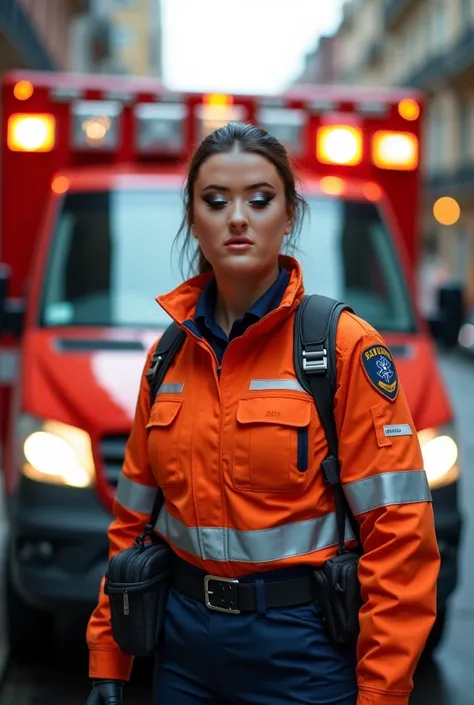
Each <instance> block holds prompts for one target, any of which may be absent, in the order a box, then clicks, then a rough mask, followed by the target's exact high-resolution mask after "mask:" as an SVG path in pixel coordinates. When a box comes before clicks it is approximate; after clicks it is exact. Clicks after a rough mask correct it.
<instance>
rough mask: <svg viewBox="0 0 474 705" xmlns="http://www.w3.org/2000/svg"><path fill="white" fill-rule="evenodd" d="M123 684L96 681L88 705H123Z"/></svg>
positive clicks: (110, 681)
mask: <svg viewBox="0 0 474 705" xmlns="http://www.w3.org/2000/svg"><path fill="white" fill-rule="evenodd" d="M122 691H123V682H122V681H114V680H96V681H94V683H93V685H92V690H91V692H90V693H89V697H88V698H87V702H86V705H123V692H122Z"/></svg>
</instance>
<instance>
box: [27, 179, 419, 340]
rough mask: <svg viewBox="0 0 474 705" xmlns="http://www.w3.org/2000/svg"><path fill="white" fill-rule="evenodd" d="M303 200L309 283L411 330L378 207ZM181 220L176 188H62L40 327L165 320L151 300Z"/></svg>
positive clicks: (387, 324) (174, 274)
mask: <svg viewBox="0 0 474 705" xmlns="http://www.w3.org/2000/svg"><path fill="white" fill-rule="evenodd" d="M309 204H310V216H309V217H308V218H307V219H306V222H305V225H304V228H303V232H302V235H301V239H300V242H299V243H298V250H297V252H296V256H297V257H298V259H299V261H300V262H301V264H302V267H303V272H304V278H305V287H306V290H307V291H308V292H309V293H311V292H319V293H322V294H326V295H327V296H333V297H335V298H341V299H343V300H345V301H347V302H348V303H349V304H350V305H351V306H353V308H354V309H355V311H356V312H357V314H358V315H360V316H361V317H362V318H365V319H366V320H368V321H369V322H370V323H372V325H374V326H375V327H376V328H379V329H381V330H384V331H409V330H412V329H413V328H414V318H413V312H412V309H411V304H410V300H409V297H408V294H407V287H406V282H405V280H404V278H403V275H402V271H401V267H400V264H399V261H398V258H397V256H396V253H395V249H394V244H393V241H392V239H391V237H390V235H389V233H388V231H387V228H386V226H385V225H384V222H383V220H382V218H381V216H380V213H379V211H378V209H377V208H376V206H375V205H374V204H373V203H370V202H353V201H345V200H338V199H333V198H328V197H313V198H310V199H309ZM181 217H182V203H181V198H180V194H179V192H178V191H171V190H169V191H167V190H155V191H151V190H150V191H113V192H102V193H70V194H68V195H67V196H66V198H65V201H64V206H63V208H62V211H61V213H60V216H59V219H58V223H57V227H56V232H55V235H54V241H53V245H52V248H51V253H50V260H49V263H48V268H47V272H46V276H45V287H46V288H45V292H44V296H43V304H42V313H41V322H42V324H43V325H45V326H61V325H76V326H94V325H95V326H145V327H156V326H159V325H164V324H166V323H167V322H168V317H167V315H166V314H165V313H164V311H163V310H162V309H161V308H160V307H159V306H158V304H157V303H156V302H155V300H154V299H155V297H156V296H157V295H158V294H162V293H164V292H167V291H170V290H171V289H172V288H174V287H175V286H177V285H178V284H179V283H180V282H181V281H182V277H181V275H180V272H179V251H178V250H177V248H174V249H172V243H173V239H174V237H175V234H176V232H177V230H178V227H179V224H180V221H181Z"/></svg>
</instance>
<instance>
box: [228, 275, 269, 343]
mask: <svg viewBox="0 0 474 705" xmlns="http://www.w3.org/2000/svg"><path fill="white" fill-rule="evenodd" d="M277 277H278V266H277V268H276V269H273V270H272V271H271V272H269V273H268V274H265V275H262V276H261V277H259V278H258V279H256V280H252V279H248V278H242V279H231V278H229V277H226V278H225V277H218V276H217V274H216V283H217V302H216V310H215V313H214V316H215V320H216V323H218V324H219V325H220V327H221V328H222V330H223V331H224V332H225V333H226V335H229V333H230V331H231V330H232V326H233V325H234V323H235V321H236V320H238V319H239V318H242V317H243V316H244V314H245V312H246V311H248V309H249V308H250V307H251V306H252V305H253V304H254V303H255V302H256V301H258V299H259V298H260V297H261V296H263V294H264V293H265V292H266V291H267V290H268V289H269V288H270V287H271V285H272V284H273V283H274V282H275V280H276V279H277Z"/></svg>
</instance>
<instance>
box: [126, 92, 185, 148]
mask: <svg viewBox="0 0 474 705" xmlns="http://www.w3.org/2000/svg"><path fill="white" fill-rule="evenodd" d="M187 114H188V110H187V107H186V106H185V105H183V104H182V103H175V104H172V103H141V104H138V105H137V106H136V107H135V128H136V135H137V148H138V151H139V152H141V153H142V154H156V153H159V154H176V155H179V154H182V153H183V151H184V150H185V147H186V144H185V131H184V129H183V121H184V119H185V118H186V117H187Z"/></svg>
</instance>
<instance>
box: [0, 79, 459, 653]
mask: <svg viewBox="0 0 474 705" xmlns="http://www.w3.org/2000/svg"><path fill="white" fill-rule="evenodd" d="M1 104H2V115H1V123H0V134H1V155H0V166H1V186H0V188H1V190H0V195H1V218H0V262H1V263H2V272H1V275H0V445H1V447H2V458H1V466H2V470H3V478H4V488H5V493H6V497H7V502H6V504H7V508H8V522H9V539H8V551H7V568H6V570H5V571H2V573H4V574H5V575H6V576H7V581H8V586H7V587H8V599H9V605H8V612H9V614H10V639H11V645H12V648H13V649H16V650H21V649H23V648H25V647H26V645H30V646H31V645H33V644H34V643H35V635H38V634H39V633H40V632H42V633H43V634H45V633H46V632H45V631H44V628H45V626H46V624H47V622H48V621H49V620H50V619H52V618H53V615H54V619H56V620H57V619H58V618H60V617H61V615H68V616H71V615H75V614H77V615H79V614H84V615H88V613H89V611H90V609H91V607H92V606H93V605H94V603H95V601H96V597H97V591H98V586H99V581H100V578H101V576H102V575H103V573H104V570H105V567H106V561H107V536H106V531H107V528H108V525H109V523H110V520H111V506H112V500H113V497H114V492H115V487H116V483H117V480H118V476H119V472H120V469H121V463H122V459H123V453H124V447H125V443H126V440H127V436H128V433H129V430H130V426H131V421H132V415H133V412H134V407H135V401H136V393H137V389H138V383H139V377H140V373H141V370H142V366H143V364H144V359H145V353H146V350H147V349H148V347H149V346H150V345H151V344H152V342H153V340H155V339H156V337H157V336H158V335H159V334H160V332H162V331H163V330H164V328H165V326H166V325H167V324H168V320H167V319H166V315H165V314H164V312H163V311H162V310H161V309H160V308H159V307H158V306H157V304H156V303H155V301H154V299H155V296H156V295H158V294H159V293H162V292H165V291H168V290H170V289H171V288H173V287H174V286H175V285H176V284H177V283H178V282H179V281H180V279H181V275H180V271H179V266H178V262H177V253H176V252H175V251H174V250H173V248H172V244H173V239H174V237H175V234H176V232H177V230H178V228H179V225H180V222H181V219H182V215H183V213H182V202H181V187H182V183H183V177H184V174H185V165H186V161H187V159H188V157H189V156H190V154H191V152H192V149H193V147H194V146H195V145H196V144H197V143H198V142H199V140H200V139H201V138H202V137H203V135H204V134H206V133H207V132H209V131H210V130H212V129H213V128H214V127H216V126H218V125H220V124H223V123H225V122H228V121H229V120H245V121H251V122H253V123H255V124H258V125H261V126H263V127H265V128H267V129H268V130H269V131H271V132H272V133H273V134H274V135H275V136H277V137H278V138H279V139H280V140H281V141H282V142H284V143H285V145H286V146H287V148H288V149H289V151H290V153H291V155H292V157H293V158H294V160H295V164H296V165H297V169H298V176H299V177H300V179H301V181H302V183H303V187H304V192H305V195H306V198H307V200H308V202H309V205H310V218H309V219H308V221H307V223H306V225H305V227H304V231H303V233H302V237H301V240H300V243H299V252H298V257H299V259H300V260H301V262H302V265H303V270H304V276H305V283H306V288H307V290H308V291H309V292H311V291H313V292H319V293H325V294H327V295H329V296H333V297H337V298H340V299H343V300H345V301H347V302H348V303H349V304H350V305H351V306H353V308H354V309H355V311H356V312H357V313H358V314H359V315H360V316H361V317H363V318H365V319H367V320H368V321H370V322H371V323H372V324H373V325H374V326H375V327H376V328H378V329H379V330H380V331H382V333H383V334H384V336H385V338H386V340H387V343H388V344H389V346H390V347H391V349H392V351H393V353H394V355H395V357H396V361H397V366H398V369H399V374H400V377H401V379H402V382H403V384H404V386H405V388H406V392H407V395H408V399H409V403H410V405H411V410H412V413H413V417H414V420H415V423H416V426H417V429H418V431H419V436H420V441H421V444H422V446H423V454H424V458H425V465H426V471H427V473H428V478H429V482H430V485H431V488H432V492H433V500H434V508H435V514H436V527H437V533H438V539H439V547H440V551H441V554H442V558H443V561H442V570H441V574H440V578H439V619H438V623H437V625H436V627H435V629H434V631H433V634H432V642H431V644H430V648H431V647H432V646H433V645H435V644H436V643H437V642H438V641H439V639H440V637H441V635H442V632H443V625H444V621H445V616H446V609H447V605H448V603H449V597H450V595H451V594H452V592H453V590H454V589H455V586H456V581H457V573H458V548H459V540H460V531H461V516H460V512H459V507H458V478H459V473H460V469H459V463H458V445H457V440H456V431H455V427H454V419H453V411H452V408H451V404H450V401H449V398H448V392H447V390H446V387H445V383H444V381H443V378H442V376H441V374H440V371H439V368H438V365H437V360H436V354H435V349H434V347H433V344H432V340H431V336H430V334H429V331H428V328H427V325H426V322H425V321H423V320H422V319H421V318H420V315H419V312H418V310H417V306H416V291H415V282H416V276H415V273H416V269H417V261H418V256H419V252H418V251H419V243H420V237H419V225H418V211H419V199H420V190H421V189H420V168H419V163H420V150H421V148H422V145H421V144H420V125H421V119H422V111H423V101H422V97H421V96H420V95H418V94H415V93H413V92H411V91H408V90H402V89H400V90H387V91H381V90H379V89H377V91H374V90H362V89H356V88H351V87H344V88H336V87H327V88H326V87H324V88H318V89H312V90H307V91H304V90H300V91H299V90H297V89H295V90H294V91H293V92H290V93H287V94H285V95H280V96H273V97H268V96H266V97H256V96H223V95H202V94H176V93H173V92H170V91H167V90H165V89H163V87H162V86H161V85H160V84H159V83H157V82H155V81H153V80H141V79H131V78H123V77H113V78H112V77H99V76H94V77H91V76H75V75H68V74H41V73H34V72H14V73H9V74H6V75H4V77H3V79H2V83H1Z"/></svg>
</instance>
